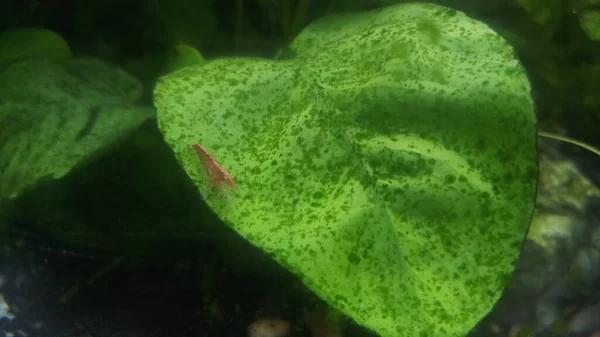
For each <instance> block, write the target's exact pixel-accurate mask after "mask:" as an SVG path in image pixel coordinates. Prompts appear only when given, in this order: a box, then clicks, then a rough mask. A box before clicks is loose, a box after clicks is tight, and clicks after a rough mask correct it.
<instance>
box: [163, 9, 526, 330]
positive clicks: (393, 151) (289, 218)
mask: <svg viewBox="0 0 600 337" xmlns="http://www.w3.org/2000/svg"><path fill="white" fill-rule="evenodd" d="M291 48H292V49H293V50H294V51H295V52H296V54H297V57H296V58H294V59H291V60H286V61H271V60H263V59H250V58H228V59H219V60H214V61H210V62H207V63H204V64H202V65H200V66H195V67H188V68H184V69H182V70H180V71H177V72H175V73H173V74H170V75H168V76H166V77H164V78H162V79H161V80H160V81H159V83H158V85H157V87H156V89H155V105H156V107H157V109H158V119H159V127H160V128H161V131H162V132H163V134H164V136H165V139H166V141H167V143H168V144H169V145H170V146H171V148H172V149H173V150H174V152H175V154H176V156H177V159H178V160H179V162H180V163H181V164H182V165H183V167H184V168H185V169H186V171H187V172H188V174H189V176H190V177H191V179H192V180H193V181H194V182H195V183H196V185H197V186H198V188H199V190H200V192H201V194H202V195H203V197H204V198H205V199H206V201H207V203H208V204H209V205H210V206H211V207H212V208H213V209H214V210H215V211H216V212H217V214H218V215H219V216H220V217H221V218H222V219H223V220H224V221H225V223H227V224H228V225H229V226H231V227H233V228H234V229H235V230H236V231H238V232H239V233H240V234H241V235H243V236H244V237H245V238H246V239H248V240H249V241H250V242H252V243H253V244H255V245H256V246H258V247H261V248H262V249H264V250H265V251H267V252H269V253H270V254H272V256H273V257H274V258H275V259H276V260H277V261H279V262H280V263H281V264H282V265H284V266H285V267H287V268H288V269H290V270H291V271H293V272H294V273H296V274H297V275H298V276H299V277H300V278H301V279H302V280H303V282H304V283H305V284H306V285H307V286H308V287H310V288H311V289H312V290H313V291H314V292H315V293H316V294H318V295H319V296H321V297H322V298H323V299H325V300H326V301H328V302H329V303H330V304H331V305H333V306H334V307H336V308H338V309H340V310H341V311H343V312H344V313H346V314H347V315H349V316H351V317H352V318H353V319H355V320H356V321H357V322H358V323H360V324H363V325H364V326H366V327H368V328H371V329H373V330H374V331H376V332H377V333H379V334H380V335H381V336H384V337H391V336H409V337H413V336H440V337H442V336H443V337H448V336H464V335H466V333H467V332H468V331H469V330H470V329H471V328H472V327H473V326H474V325H475V324H476V323H477V322H478V321H479V320H480V319H481V318H482V316H484V315H485V314H486V313H487V312H489V311H490V309H491V308H492V306H493V304H494V302H495V301H496V300H497V299H498V298H499V296H500V294H501V292H502V290H503V288H504V286H505V284H506V282H507V281H508V279H509V277H510V275H511V273H512V271H513V267H514V264H515V261H516V260H517V258H518V255H519V250H520V245H521V243H522V242H523V240H524V237H525V235H526V232H527V229H528V224H529V221H530V217H531V215H532V211H533V201H534V195H535V186H536V177H537V164H536V119H535V114H534V106H533V102H532V99H531V97H530V88H529V83H528V80H527V77H526V75H525V73H524V71H523V68H522V67H521V65H520V63H519V62H518V60H517V59H516V58H515V57H514V55H513V50H512V48H511V47H510V46H509V45H508V44H507V43H506V42H505V41H504V40H503V39H502V38H501V37H499V36H498V35H497V34H495V33H494V31H492V30H491V29H490V28H489V27H487V26H486V25H484V24H482V23H480V22H477V21H475V20H473V19H470V18H469V17H467V16H465V15H464V14H463V13H460V12H457V11H455V10H451V9H447V8H444V7H440V6H436V5H432V4H403V5H396V6H392V7H388V8H385V9H381V10H377V11H373V12H368V13H362V14H345V15H337V16H331V17H326V18H323V19H321V20H319V21H318V22H315V23H313V24H311V25H310V26H308V27H307V28H306V29H305V30H304V31H303V32H302V33H301V34H300V35H299V36H298V37H297V38H296V39H295V41H294V42H293V43H292V44H291ZM196 142H200V143H202V144H203V145H204V147H205V148H206V149H207V150H208V151H210V152H211V153H213V154H214V157H215V159H216V160H217V161H218V162H220V163H221V164H222V166H223V167H224V168H225V169H227V170H228V171H229V172H230V173H231V174H232V175H233V176H234V177H235V178H236V182H237V185H238V187H237V188H229V187H228V186H226V185H223V184H221V185H219V184H213V183H212V182H211V179H209V178H208V176H207V170H205V168H204V166H203V162H202V161H201V160H200V159H199V157H198V156H197V155H196V154H195V153H194V151H193V150H192V149H191V147H190V145H191V144H193V143H196Z"/></svg>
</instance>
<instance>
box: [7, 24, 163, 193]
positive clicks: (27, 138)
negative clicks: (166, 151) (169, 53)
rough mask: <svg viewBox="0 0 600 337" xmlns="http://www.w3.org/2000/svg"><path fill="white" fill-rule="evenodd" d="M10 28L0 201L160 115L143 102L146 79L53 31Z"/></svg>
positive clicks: (61, 171) (53, 175) (67, 168)
mask: <svg viewBox="0 0 600 337" xmlns="http://www.w3.org/2000/svg"><path fill="white" fill-rule="evenodd" d="M7 34H8V33H7ZM10 34H14V35H10ZM10 34H8V35H3V36H2V37H0V41H2V42H3V43H1V44H0V55H6V56H7V57H3V58H2V59H0V61H3V62H4V63H3V67H2V68H0V200H2V199H10V198H15V197H17V196H19V195H20V194H21V193H22V192H23V191H24V190H25V189H27V188H28V187H32V186H35V184H36V183H37V182H38V181H40V180H41V179H43V178H51V179H58V178H61V177H63V176H64V175H65V174H67V173H68V172H69V171H70V170H71V169H72V168H73V167H75V166H76V165H79V164H81V163H82V162H83V161H85V160H86V159H89V158H91V157H92V156H94V155H95V154H98V153H99V151H102V149H104V148H106V147H108V146H109V145H110V144H112V143H114V142H115V141H116V140H118V139H120V138H121V137H123V136H124V135H126V134H127V133H128V132H130V131H132V130H133V129H135V128H136V127H137V126H139V125H140V124H141V123H142V122H143V121H145V120H147V119H149V118H152V117H154V115H155V114H154V109H152V107H143V106H140V105H139V102H138V100H139V99H140V97H141V94H142V85H141V83H140V82H139V81H138V80H137V79H135V78H134V77H133V76H131V75H129V74H128V73H126V72H125V71H123V70H121V69H119V68H117V67H115V66H112V65H109V64H107V63H105V62H103V61H100V60H97V59H91V58H72V57H70V52H69V48H68V46H67V45H66V43H64V41H63V40H62V38H60V36H58V35H57V34H55V33H51V32H48V31H45V30H35V29H24V30H23V31H13V32H11V33H10ZM9 35H10V36H9ZM23 37H28V38H30V40H31V41H37V42H39V43H37V42H36V43H34V44H33V45H31V46H29V45H28V44H27V43H24V42H23V41H22V42H18V41H21V40H20V39H21V38H23ZM28 41H29V40H28ZM40 41H41V42H40ZM42 42H43V43H42ZM36 46H37V47H39V48H37V49H36ZM10 55H12V56H13V57H8V56H10Z"/></svg>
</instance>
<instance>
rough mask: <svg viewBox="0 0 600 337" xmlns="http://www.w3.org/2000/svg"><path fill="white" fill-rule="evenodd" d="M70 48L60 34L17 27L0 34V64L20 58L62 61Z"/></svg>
mask: <svg viewBox="0 0 600 337" xmlns="http://www.w3.org/2000/svg"><path fill="white" fill-rule="evenodd" d="M70 56H71V48H69V45H68V44H67V41H65V40H64V39H63V38H62V36H60V35H59V34H57V33H55V32H53V31H51V30H47V29H42V28H18V29H13V30H9V31H6V32H3V33H2V34H0V65H6V64H8V63H10V62H14V61H16V60H22V59H32V58H37V59H45V60H55V61H64V60H67V59H68V58H69V57H70Z"/></svg>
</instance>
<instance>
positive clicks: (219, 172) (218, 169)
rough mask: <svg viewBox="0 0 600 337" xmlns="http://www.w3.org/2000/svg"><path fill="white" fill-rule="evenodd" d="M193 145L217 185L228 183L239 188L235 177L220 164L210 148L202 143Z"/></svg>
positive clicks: (212, 180) (209, 175)
mask: <svg viewBox="0 0 600 337" xmlns="http://www.w3.org/2000/svg"><path fill="white" fill-rule="evenodd" d="M191 146H192V148H193V149H194V150H195V151H196V153H197V154H198V157H200V160H202V163H204V168H206V172H207V174H208V177H209V178H210V180H211V182H212V183H213V184H214V185H215V186H218V187H221V186H223V185H227V186H229V187H231V188H237V184H236V183H235V180H234V178H233V177H232V176H231V174H229V172H227V170H226V169H225V168H224V167H223V166H221V164H219V162H218V161H217V159H216V158H215V156H213V155H212V153H210V152H208V150H207V149H206V148H205V147H204V146H202V144H200V143H195V144H192V145H191Z"/></svg>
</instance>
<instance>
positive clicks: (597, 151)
mask: <svg viewBox="0 0 600 337" xmlns="http://www.w3.org/2000/svg"><path fill="white" fill-rule="evenodd" d="M538 136H541V137H546V138H550V139H555V140H560V141H563V142H565V143H569V144H573V145H577V146H579V147H582V148H584V149H586V150H588V151H591V152H593V153H595V154H597V155H598V156H600V149H598V148H597V147H594V146H592V145H590V144H587V143H584V142H582V141H579V140H576V139H573V138H569V137H566V136H561V135H558V134H555V133H551V132H546V131H538Z"/></svg>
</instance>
